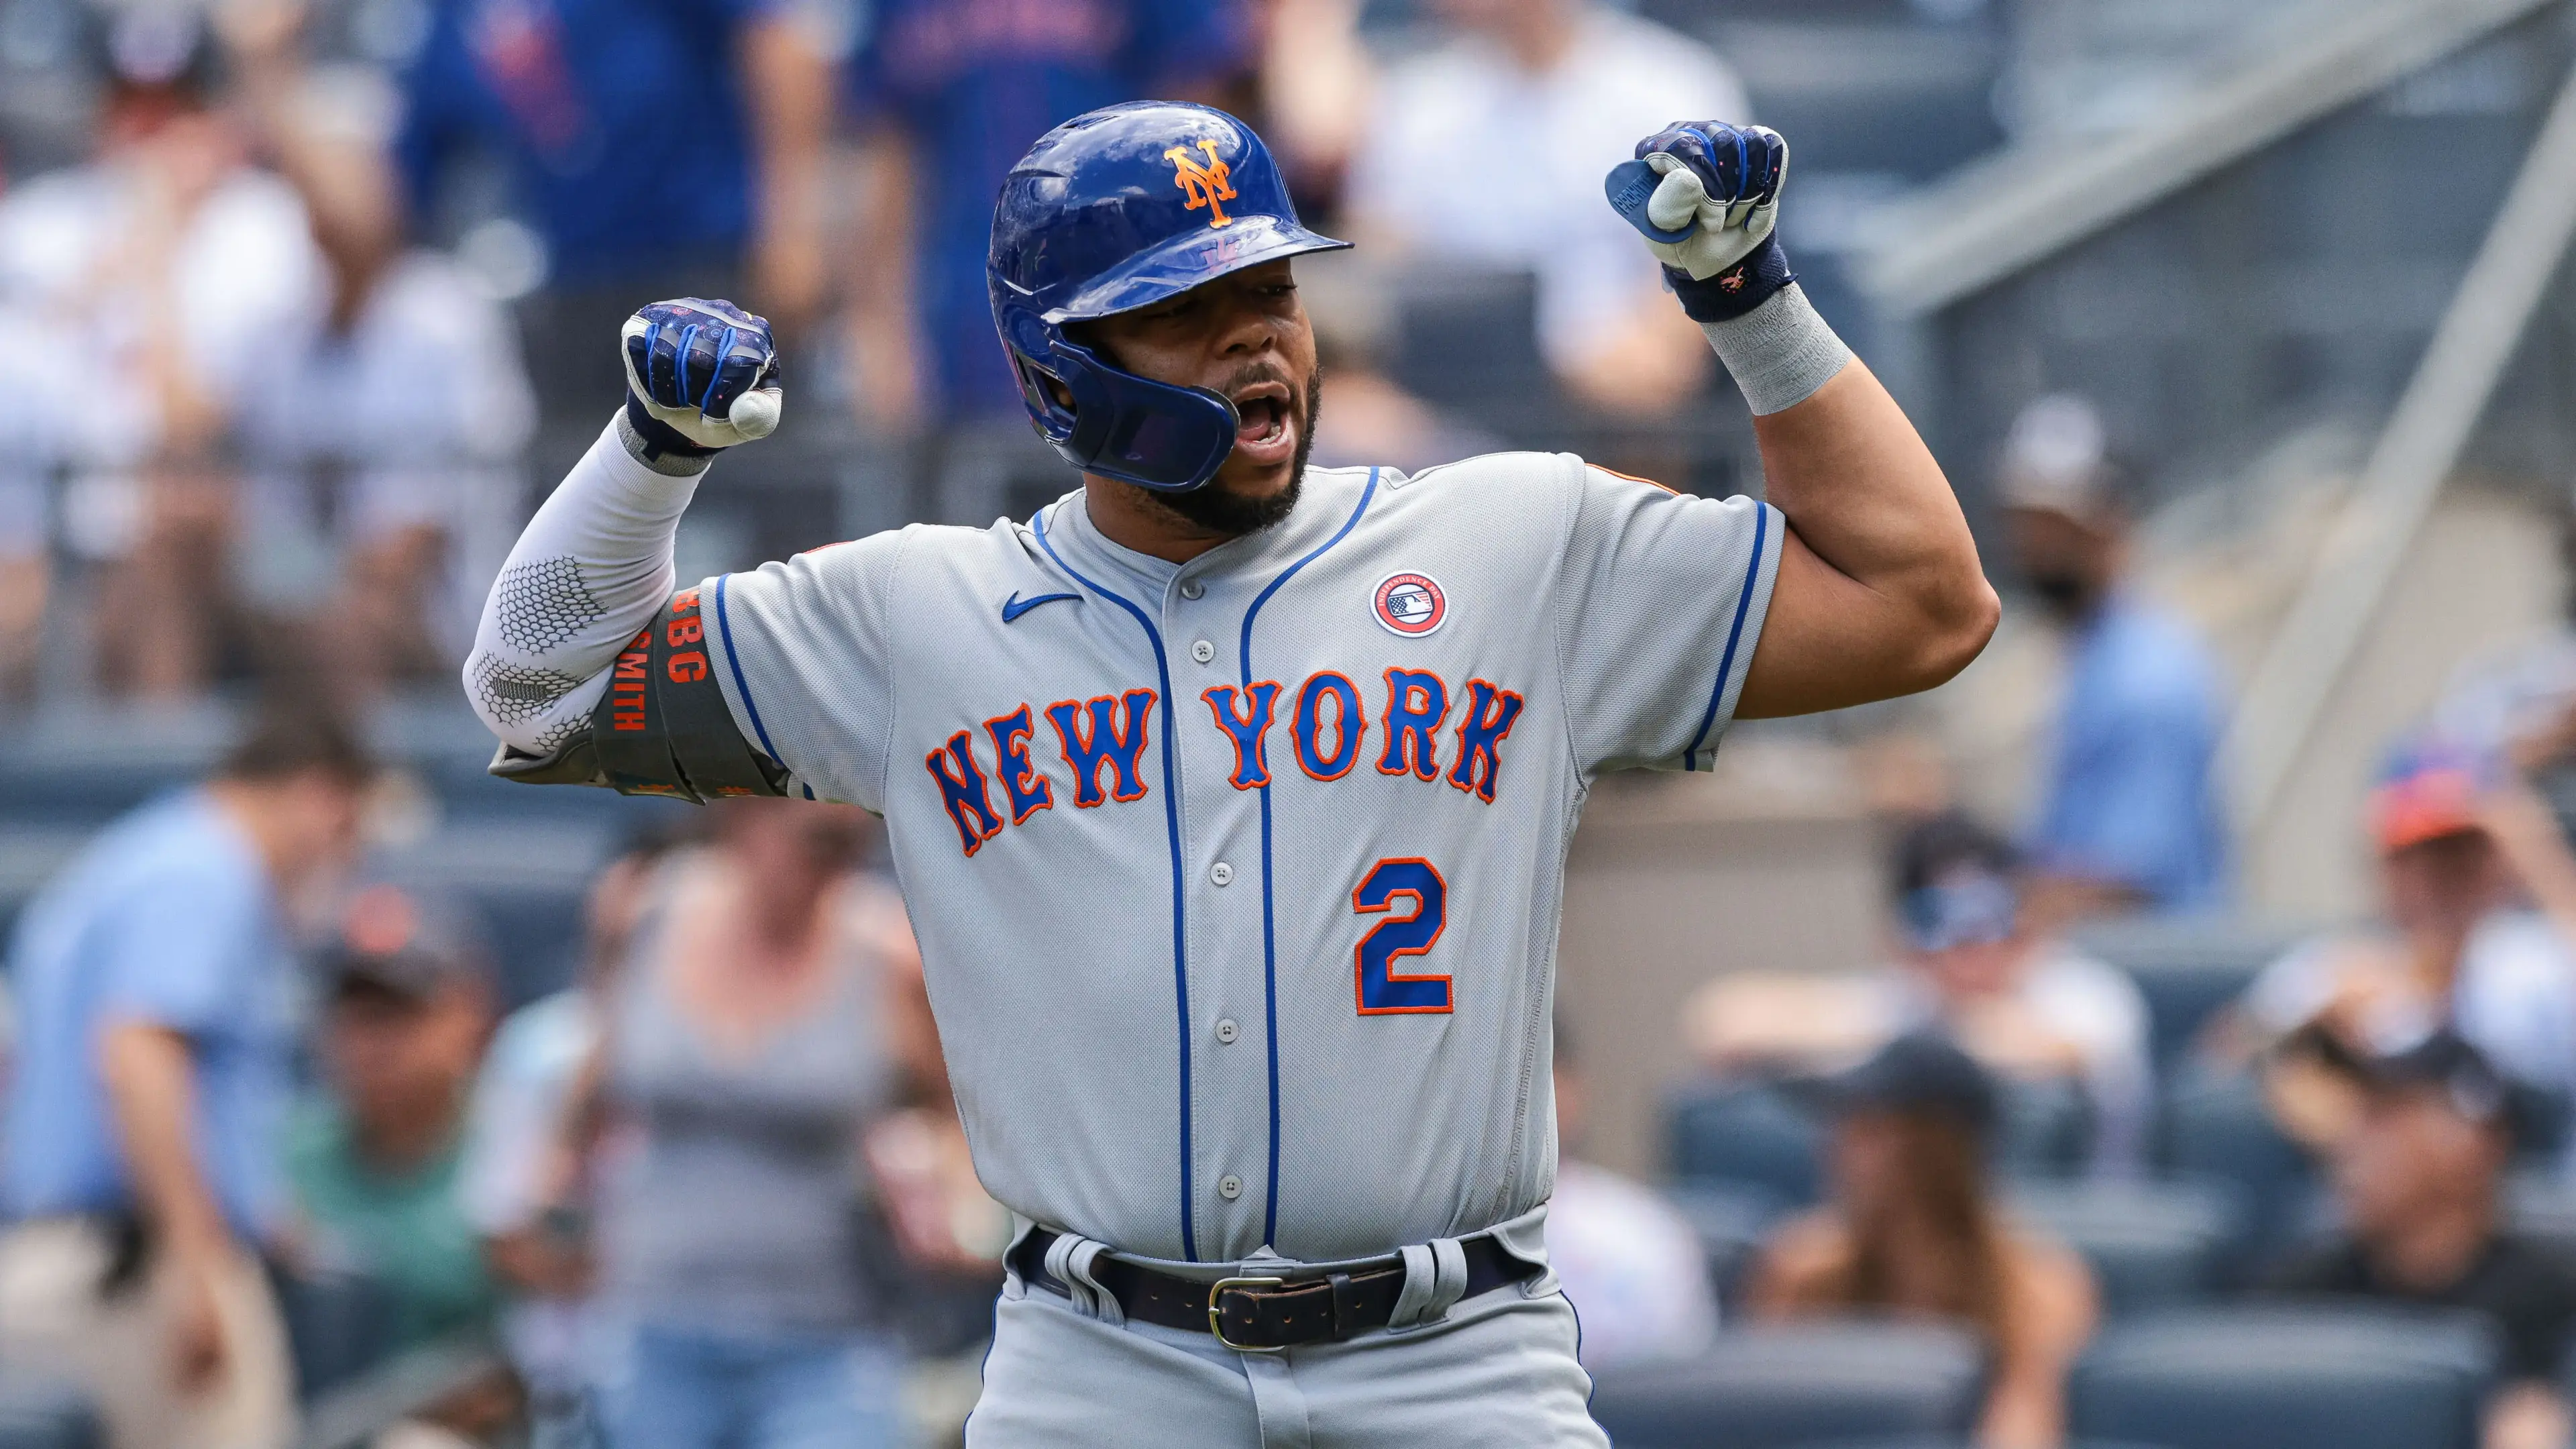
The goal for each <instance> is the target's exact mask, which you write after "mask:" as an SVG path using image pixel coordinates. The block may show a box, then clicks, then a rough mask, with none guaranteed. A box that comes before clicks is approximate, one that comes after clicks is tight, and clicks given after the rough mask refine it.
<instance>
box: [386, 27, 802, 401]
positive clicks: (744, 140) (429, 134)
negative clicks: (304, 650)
mask: <svg viewBox="0 0 2576 1449" xmlns="http://www.w3.org/2000/svg"><path fill="white" fill-rule="evenodd" d="M835 25H836V19H835V13H834V8H833V6H832V5H831V4H830V3H829V0H658V3H653V4H643V5H639V4H633V3H628V0H435V3H434V6H433V10H432V14H431V19H430V24H429V32H428V36H427V38H426V39H425V40H424V41H423V42H422V44H421V46H420V49H419V50H418V52H417V53H416V54H415V55H414V56H413V58H412V59H411V61H410V63H409V64H408V65H407V66H406V67H405V68H404V71H403V75H402V88H403V98H404V114H403V120H402V126H401V130H400V134H399V135H398V137H397V139H396V141H395V143H394V155H395V158H396V160H397V161H398V162H399V164H400V168H401V171H402V181H403V184H404V187H405V189H406V191H407V194H408V200H409V203H410V208H411V212H412V214H413V216H414V217H416V218H427V217H430V216H433V215H434V214H435V213H436V209H437V203H438V200H439V192H440V188H441V183H442V182H444V181H445V180H446V179H447V177H448V171H449V168H450V166H451V165H452V164H453V163H454V162H456V161H457V160H459V159H460V158H462V157H464V156H467V155H471V154H476V153H480V154H482V155H485V156H497V157H498V158H499V159H500V160H501V161H503V162H504V163H505V164H506V167H507V170H508V173H509V176H510V179H511V183H512V187H513V190H514V193H515V194H514V200H515V204H516V205H517V207H518V208H519V209H520V212H521V214H522V215H523V216H524V217H525V219H526V220H527V221H528V222H529V223H530V224H531V226H532V227H533V228H534V230H535V232H536V233H537V235H538V237H539V238H541V239H542V241H543V243H544V246H545V266H546V275H547V277H548V283H547V285H548V291H547V293H546V294H544V295H543V296H541V297H540V298H539V299H537V303H538V305H537V306H536V307H535V308H534V309H533V311H532V312H531V315H530V318H529V327H528V337H529V342H530V347H531V351H532V352H534V353H537V354H538V356H537V357H536V358H535V359H534V361H535V362H536V366H535V368H534V369H533V371H534V372H535V374H536V377H537V379H538V383H539V386H540V388H541V389H542V390H543V391H544V392H545V393H546V394H547V397H548V400H549V403H550V404H551V403H552V401H553V400H554V399H557V398H564V399H569V398H574V397H592V396H597V395H598V394H599V392H600V390H601V388H602V387H603V386H604V385H605V384H604V383H603V382H602V381H600V378H601V377H602V376H603V375H614V371H615V369H616V367H617V366H618V363H617V359H616V358H615V357H613V356H609V355H608V354H606V353H604V352H601V351H600V349H597V348H594V347H587V346H585V347H580V348H570V347H567V348H564V349H562V351H563V353H564V356H563V357H562V358H561V359H557V358H556V357H555V356H554V353H555V351H556V350H557V349H554V348H551V347H548V346H547V343H548V341H549V340H550V339H552V338H555V337H560V336H566V335H569V336H571V337H581V338H589V337H594V336H597V335H598V333H599V328H598V327H597V326H595V325H592V322H585V321H583V320H582V319H583V318H585V317H591V316H592V314H593V313H596V314H597V315H596V318H594V319H593V321H604V322H605V323H606V324H607V325H609V326H611V327H613V326H615V325H616V324H617V323H619V322H622V321H623V319H624V317H625V314H626V313H627V312H628V311H630V310H632V309H633V308H634V306H635V305H636V304H637V303H638V302H639V301H642V300H644V299H647V298H650V297H656V296H666V295H670V294H672V293H673V292H674V291H681V292H691V293H697V294H701V295H705V296H710V297H713V296H738V297H740V298H741V300H742V301H743V302H744V303H745V304H746V305H748V306H750V307H752V308H753V309H755V310H757V311H760V312H762V313H764V314H766V315H767V316H768V317H769V318H770V319H771V321H772V322H773V323H775V324H777V325H778V326H779V327H780V329H781V330H782V331H786V332H791V333H792V332H793V331H794V330H796V329H797V328H798V327H800V326H801V325H803V324H804V323H806V322H808V321H810V320H811V319H812V317H813V315H814V313H815V312H816V310H817V309H818V308H819V307H820V306H821V305H822V301H823V293H824V286H825V281H826V278H827V273H828V268H827V266H826V263H825V258H826V256H827V252H826V250H825V242H824V235H823V224H824V171H825V166H826V153H825V147H826V145H827V142H828V139H829V132H830V122H831V113H832V93H833V81H832V73H833V67H834V64H835V63H836V58H835V56H834V55H833V53H832V52H833V51H834V49H835V48H836V46H837V45H841V44H844V42H842V41H840V40H838V39H837V38H836V37H835V35H834V33H833V32H834V29H835ZM839 28H841V29H843V30H846V28H847V27H846V24H841V25H840V27H839ZM594 353H597V354H598V356H594V355H593V354H594ZM602 358H605V360H604V361H603V360H601V359H602ZM548 411H549V413H550V414H552V413H555V412H557V411H558V410H557V409H556V408H554V407H552V406H551V405H550V406H549V408H548Z"/></svg>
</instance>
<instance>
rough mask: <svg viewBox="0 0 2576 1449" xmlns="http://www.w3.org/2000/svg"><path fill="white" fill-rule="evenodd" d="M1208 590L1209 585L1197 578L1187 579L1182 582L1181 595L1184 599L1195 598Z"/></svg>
mask: <svg viewBox="0 0 2576 1449" xmlns="http://www.w3.org/2000/svg"><path fill="white" fill-rule="evenodd" d="M1206 592H1207V585H1205V584H1203V583H1200V582H1199V581H1198V580H1196V579H1187V580H1184V581H1183V582H1182V584H1181V597H1182V598H1184V599H1195V598H1198V597H1200V596H1201V595H1203V594H1205V593H1206Z"/></svg>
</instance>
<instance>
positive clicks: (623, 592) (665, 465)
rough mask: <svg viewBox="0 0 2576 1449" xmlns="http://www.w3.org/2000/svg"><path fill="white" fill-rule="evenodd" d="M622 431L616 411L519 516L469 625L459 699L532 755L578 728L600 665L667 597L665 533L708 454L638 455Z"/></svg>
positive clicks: (603, 683)
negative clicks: (657, 458)
mask: <svg viewBox="0 0 2576 1449" xmlns="http://www.w3.org/2000/svg"><path fill="white" fill-rule="evenodd" d="M627 433H628V427H627V423H626V415H625V414H624V413H623V412H620V413H619V414H618V415H617V417H616V420H615V421H613V422H612V423H610V424H609V426H608V427H607V429H605V430H604V431H602V432H601V434H600V435H599V441H598V442H596V443H593V444H591V445H590V451H589V452H587V453H585V454H583V455H582V458H581V461H580V462H578V463H575V464H574V465H573V467H572V471H571V472H569V473H567V474H565V475H564V480H563V482H562V483H561V484H559V485H557V487H556V488H555V491H554V493H553V495H552V496H550V497H548V498H547V499H546V501H545V504H544V506H542V507H540V508H539V509H538V510H537V516H536V517H534V518H532V519H530V520H528V526H527V529H526V530H525V531H524V532H522V533H521V534H520V535H519V543H518V546H517V547H515V548H513V549H511V550H510V560H509V562H508V563H507V564H505V565H503V567H502V569H501V576H500V577H499V578H498V579H496V580H494V581H493V584H492V592H491V594H490V595H489V596H488V597H487V598H485V599H484V601H483V618H482V621H481V622H480V623H479V624H477V625H476V626H475V630H474V652H473V654H472V655H471V656H469V657H468V658H467V659H466V661H465V694H466V697H467V698H468V699H470V700H472V701H473V702H474V712H475V713H476V714H478V715H481V716H482V717H483V723H484V724H486V725H488V726H489V727H490V728H491V730H492V733H494V734H496V735H498V736H500V737H501V739H502V740H503V741H505V742H506V743H508V744H511V745H514V746H516V747H517V748H519V749H522V750H526V751H528V752H529V753H531V754H537V755H547V754H552V753H553V752H554V751H556V750H557V749H560V748H562V746H563V744H564V742H565V741H566V740H568V739H570V738H571V737H572V736H573V735H574V734H575V733H576V732H577V731H579V729H580V728H581V726H582V724H583V722H584V721H586V720H588V719H589V718H590V712H591V710H592V708H593V707H594V706H596V705H597V704H598V703H599V696H600V692H601V691H602V690H604V689H606V688H607V685H608V681H607V671H608V665H609V662H610V661H611V660H613V659H615V658H616V657H617V652H618V650H619V649H621V648H623V647H624V646H625V644H626V641H627V640H629V639H632V638H634V637H635V631H637V630H638V629H641V628H643V627H644V625H645V624H646V623H647V622H648V621H650V620H651V619H652V617H653V614H654V611H655V610H657V609H659V608H661V607H662V606H663V604H665V603H667V602H668V601H669V600H670V597H671V590H672V587H673V583H672V572H673V567H672V546H673V540H674V539H675V538H676V537H677V536H678V533H679V528H680V514H681V513H682V511H684V510H685V509H687V508H688V506H689V498H690V496H691V495H692V494H694V493H696V492H697V488H698V479H699V478H700V477H701V476H702V475H704V474H705V472H706V468H707V460H706V459H703V458H688V459H681V458H665V459H663V460H662V461H661V462H659V463H647V462H644V461H643V460H642V458H641V457H640V454H641V452H642V449H641V448H637V447H634V446H632V445H631V444H630V442H629V440H628V437H627ZM683 470H685V471H683Z"/></svg>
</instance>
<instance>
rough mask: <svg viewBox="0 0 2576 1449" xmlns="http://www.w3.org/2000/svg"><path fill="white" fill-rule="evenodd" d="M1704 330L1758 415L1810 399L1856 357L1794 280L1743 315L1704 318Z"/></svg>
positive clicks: (1778, 410)
mask: <svg viewBox="0 0 2576 1449" xmlns="http://www.w3.org/2000/svg"><path fill="white" fill-rule="evenodd" d="M1699 330H1700V331H1702V332H1704V333H1706V334H1708V345H1709V346H1711V347H1714V348H1716V349H1717V357H1718V360H1719V361H1720V362H1723V363H1725V364H1726V370H1727V371H1728V372H1729V373H1732V374H1733V375H1734V377H1735V385H1736V386H1737V387H1739V388H1741V389H1743V391H1744V400H1745V401H1746V402H1748V403H1750V404H1752V405H1753V412H1754V415H1755V416H1757V417H1759V416H1763V415H1765V414H1769V413H1776V412H1780V411H1782V410H1784V409H1787V408H1791V407H1795V406H1797V405H1798V404H1799V403H1802V402H1805V401H1806V400H1807V399H1808V397H1809V396H1811V395H1813V394H1814V392H1815V390H1816V389H1817V388H1820V387H1823V386H1824V385H1825V384H1826V383H1828V382H1831V381H1833V379H1834V374H1836V373H1838V372H1840V371H1842V370H1843V364H1844V363H1847V362H1849V361H1851V356H1852V350H1851V349H1850V348H1849V347H1846V346H1844V345H1843V340H1842V339H1841V338H1839V337H1837V336H1835V335H1834V329H1832V328H1831V327H1828V326H1826V325H1825V319H1824V318H1822V317H1819V316H1817V315H1816V309H1815V307H1814V305H1813V304H1811V303H1809V302H1808V301H1807V294H1806V291H1805V290H1804V289H1803V288H1801V287H1800V286H1799V285H1798V284H1797V283H1795V282H1791V283H1790V284H1789V285H1787V286H1785V287H1782V288H1781V289H1780V290H1779V291H1778V292H1776V293H1774V294H1773V295H1772V297H1771V300H1769V301H1767V302H1764V303H1763V304H1762V305H1761V306H1759V307H1756V308H1754V309H1753V310H1752V311H1750V312H1747V313H1745V314H1744V315H1743V316H1741V317H1734V318H1730V319H1728V320H1727V321H1724V322H1703V323H1701V324H1700V325H1699Z"/></svg>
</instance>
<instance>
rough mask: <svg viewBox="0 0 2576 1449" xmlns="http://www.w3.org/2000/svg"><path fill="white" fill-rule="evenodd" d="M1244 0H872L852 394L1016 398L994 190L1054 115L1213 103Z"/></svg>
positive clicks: (862, 103)
mask: <svg viewBox="0 0 2576 1449" xmlns="http://www.w3.org/2000/svg"><path fill="white" fill-rule="evenodd" d="M1254 18H1255V17H1254V16H1253V14H1252V13H1251V7H1250V5H1249V4H1248V3H1247V0H1046V3H1044V4H1038V3H1032V0H883V3H881V4H879V5H877V6H876V7H875V14H874V19H873V23H872V25H871V27H870V29H869V31H868V33H867V35H866V36H865V37H864V38H863V39H862V40H861V41H860V46H859V53H858V61H857V64H856V65H855V67H854V68H853V75H852V81H851V87H850V90H851V106H852V109H853V111H854V113H855V116H856V121H857V126H858V129H859V133H860V160H859V165H860V175H861V181H860V190H861V196H860V199H859V217H860V225H861V226H862V228H863V235H862V236H861V237H860V238H859V239H858V241H857V244H856V245H854V246H853V247H852V248H851V249H850V255H851V258H852V261H853V263H854V265H855V266H856V268H857V271H856V273H855V274H854V275H853V277H852V278H851V287H850V319H849V322H850V335H849V342H850V350H851V353H852V357H853V361H854V368H853V372H854V382H855V386H854V387H853V389H852V392H851V396H852V398H853V400H854V404H855V405H856V406H858V407H860V408H861V409H862V411H863V413H864V415H866V416H868V417H870V418H872V419H873V420H875V421H877V422H879V423H881V424H883V425H885V426H888V427H890V428H895V429H898V430H900V429H908V428H910V427H912V426H914V425H917V424H921V423H925V422H932V421H940V422H945V421H952V420H957V419H961V418H985V417H998V416H1008V417H1011V418H1013V419H1016V418H1017V417H1018V416H1019V414H1020V395H1019V389H1018V387H1017V386H1016V385H1015V384H1014V383H1013V382H1012V380H1011V370H1010V368H1009V366H1008V365H1006V364H1005V363H1004V362H1003V360H1002V350H1001V344H1000V343H999V342H998V341H997V340H996V339H995V338H994V335H993V308H992V302H991V299H990V298H989V297H987V296H986V295H985V282H984V260H985V252H986V250H987V248H988V243H989V242H990V241H991V237H992V229H993V196H994V193H995V192H996V191H998V190H999V189H1000V187H1001V184H1002V178H1003V176H1004V175H1006V174H1007V173H1008V172H1009V171H1010V169H1011V165H1012V163H1013V162H1015V161H1017V160H1019V159H1020V156H1021V155H1022V154H1023V153H1024V152H1026V151H1027V150H1028V148H1029V143H1030V142H1032V141H1034V140H1036V139H1037V138H1038V137H1039V136H1042V135H1044V134H1045V133H1046V132H1047V131H1048V130H1049V129H1050V128H1052V127H1053V126H1055V125H1056V124H1057V123H1059V122H1062V121H1065V120H1069V119H1071V118H1072V117H1074V116H1077V115H1080V114H1082V113H1083V112H1084V111H1088V110H1092V109H1095V108H1097V107H1100V106H1105V105H1110V104H1113V103H1115V102H1118V101H1128V100H1140V99H1143V98H1146V97H1148V96H1153V97H1159V98H1162V99H1167V100H1190V101H1206V102H1213V101H1218V100H1220V99H1222V97H1221V96H1220V94H1219V92H1220V91H1221V89H1222V88H1223V87H1224V85H1225V84H1226V83H1227V82H1228V81H1229V80H1232V79H1235V78H1237V77H1238V76H1240V75H1241V74H1242V73H1243V72H1244V71H1245V70H1246V69H1247V67H1249V66H1250V64H1251V63H1252V53H1251V52H1252V48H1253V45H1252V42H1253V20H1254Z"/></svg>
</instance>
